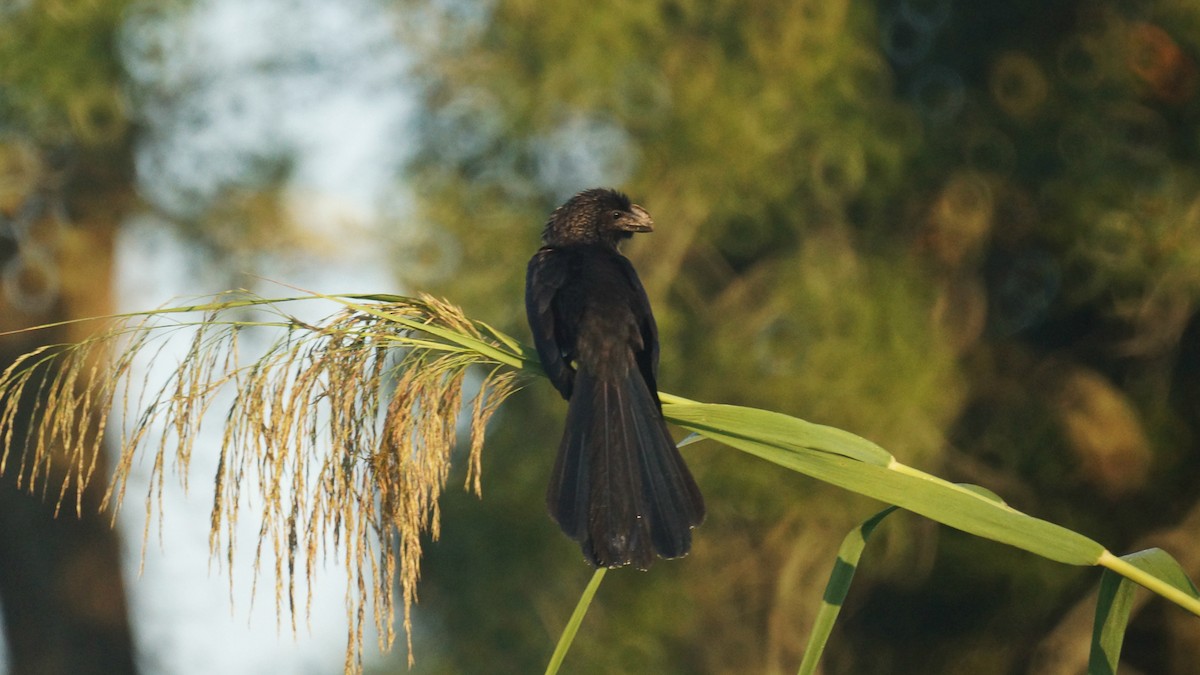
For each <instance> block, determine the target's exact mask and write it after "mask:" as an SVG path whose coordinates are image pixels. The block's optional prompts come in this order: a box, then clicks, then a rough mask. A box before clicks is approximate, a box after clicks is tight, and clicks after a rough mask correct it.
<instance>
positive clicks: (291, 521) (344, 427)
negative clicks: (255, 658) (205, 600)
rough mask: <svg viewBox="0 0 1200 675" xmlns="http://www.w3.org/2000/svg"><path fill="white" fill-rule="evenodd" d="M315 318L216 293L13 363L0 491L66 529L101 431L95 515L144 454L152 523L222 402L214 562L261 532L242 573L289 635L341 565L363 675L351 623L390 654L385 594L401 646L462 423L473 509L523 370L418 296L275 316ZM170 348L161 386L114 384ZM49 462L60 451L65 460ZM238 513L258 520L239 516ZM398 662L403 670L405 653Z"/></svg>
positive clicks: (513, 351)
mask: <svg viewBox="0 0 1200 675" xmlns="http://www.w3.org/2000/svg"><path fill="white" fill-rule="evenodd" d="M314 299H318V296H312V297H301V298H288V299H283V300H267V299H263V298H258V297H255V296H248V295H245V294H242V295H234V294H227V295H224V296H220V297H218V298H216V299H214V300H213V301H212V302H208V303H205V304H200V305H194V306H191V307H183V308H172V309H165V310H157V311H152V312H146V313H142V314H138V315H131V316H125V317H120V318H118V319H116V320H115V322H114V323H113V324H111V325H110V327H109V328H108V329H107V330H104V331H101V332H99V333H97V334H96V335H95V336H94V337H91V338H89V339H87V340H85V341H83V342H80V343H75V344H60V345H50V346H45V347H42V348H40V349H38V350H36V351H33V352H31V353H29V354H27V355H25V356H23V357H21V358H20V359H19V360H17V361H16V362H15V363H13V364H12V365H11V366H9V367H8V368H7V369H6V370H5V371H4V372H3V373H2V374H0V438H2V439H3V443H4V445H3V448H2V449H0V472H3V471H15V472H16V474H17V477H18V481H19V482H20V484H21V485H22V486H24V487H26V488H27V489H30V490H39V491H41V492H42V493H43V494H45V495H47V496H51V495H55V496H56V498H57V500H58V503H59V506H60V507H61V506H62V505H63V504H64V503H65V504H68V505H70V506H73V508H74V509H75V510H76V511H78V510H80V509H81V508H82V504H81V503H80V502H79V500H78V498H77V497H74V498H73V496H74V495H79V494H81V493H82V491H83V490H82V488H83V486H85V485H86V484H88V483H89V482H90V481H92V480H95V479H96V476H95V475H94V474H95V466H96V465H95V458H96V456H97V453H99V452H100V451H101V443H102V438H103V436H104V435H105V431H106V430H108V432H109V433H108V435H109V437H110V438H112V439H113V440H119V443H120V457H119V460H118V462H117V466H116V469H115V471H114V475H113V476H112V477H111V479H110V482H109V487H108V491H107V494H106V497H105V500H104V506H103V508H111V509H112V511H113V513H114V516H115V512H116V510H117V509H119V508H120V506H121V504H122V503H123V501H124V499H125V495H126V487H127V481H128V479H129V476H130V473H131V471H132V467H133V464H134V460H135V458H137V457H138V456H140V454H142V453H150V454H151V456H152V469H151V480H150V483H151V488H150V490H149V491H148V493H147V494H146V498H145V508H146V510H147V513H148V514H153V513H154V512H155V511H156V510H157V511H158V512H159V513H161V506H162V494H163V493H162V489H163V485H164V483H165V481H166V480H167V474H168V472H169V469H168V467H171V468H173V470H174V471H175V472H176V473H177V474H178V476H179V478H180V479H181V480H182V481H183V483H184V485H185V486H186V483H187V476H188V467H189V463H190V460H191V457H192V452H193V449H194V441H195V438H196V436H197V432H198V431H199V426H200V423H201V420H202V419H203V418H205V413H206V412H208V410H209V408H210V407H211V406H212V405H213V402H214V400H215V396H214V395H215V394H216V393H217V392H218V391H220V390H228V391H231V392H232V394H233V397H232V403H231V404H229V405H228V408H227V409H226V410H225V411H224V414H223V419H219V416H218V415H209V416H208V419H209V422H210V423H212V422H213V421H214V419H216V420H217V421H221V422H223V423H224V425H225V426H224V433H223V435H222V439H221V447H220V458H219V465H218V469H217V472H216V476H215V478H214V480H215V485H216V492H215V498H214V500H213V507H212V530H211V532H210V542H209V543H210V548H211V552H212V555H213V556H214V557H216V558H218V559H219V560H221V561H222V562H224V563H226V564H228V563H229V562H230V561H231V560H232V558H233V556H234V552H235V549H236V546H237V544H238V542H237V541H236V540H235V536H234V532H235V525H236V523H237V522H238V519H239V518H242V519H245V518H252V519H254V520H256V521H259V522H261V527H260V529H259V535H258V539H257V541H256V542H255V569H256V570H260V569H262V566H271V567H272V568H273V570H274V572H275V573H276V576H275V578H276V580H277V581H276V588H275V601H276V608H277V610H278V613H279V615H280V616H281V617H282V616H283V609H284V604H285V602H286V606H287V610H288V612H289V614H290V616H291V617H292V625H293V628H294V627H295V616H296V613H297V607H296V599H297V596H298V595H300V596H301V597H302V598H303V602H304V605H305V607H307V606H308V605H309V604H310V601H311V593H312V584H311V580H312V578H313V575H314V574H315V573H316V572H317V566H318V564H319V563H320V562H321V561H322V560H324V559H325V558H326V557H327V556H329V557H335V558H338V559H340V560H341V561H342V562H343V563H344V564H345V567H346V569H347V580H346V581H347V587H346V609H347V615H348V618H349V622H350V629H349V635H348V641H347V650H346V670H347V672H360V671H361V670H362V658H361V652H362V642H363V633H364V629H365V628H366V625H367V623H366V622H367V620H368V619H367V616H368V614H370V615H371V620H372V621H373V622H374V624H375V627H376V629H377V630H378V633H379V636H380V637H379V641H380V646H381V647H382V648H385V649H386V648H388V647H390V646H391V645H392V643H393V640H394V638H395V634H394V629H393V625H394V618H395V607H394V605H393V593H392V590H393V588H395V587H396V585H397V582H398V584H399V587H400V596H401V606H402V610H403V615H404V627H405V631H406V633H411V608H412V605H413V603H415V602H416V600H417V594H416V584H417V580H418V578H419V576H420V560H421V541H422V537H423V536H430V537H432V538H434V539H436V538H437V536H438V534H439V518H438V516H439V512H438V499H439V497H440V496H441V493H442V490H443V488H444V486H445V484H446V481H447V477H448V475H449V470H450V462H451V455H452V452H453V450H454V448H455V446H456V441H457V433H456V431H457V424H458V422H459V420H460V419H461V417H462V416H464V415H465V416H466V417H467V418H468V419H469V427H470V452H469V456H468V459H467V462H468V466H467V487H468V488H470V489H473V490H474V491H475V492H477V493H478V492H479V490H480V484H479V469H480V456H481V451H482V447H483V437H484V427H485V426H486V425H487V421H488V419H489V418H490V417H491V415H492V414H493V413H494V412H495V410H496V408H497V406H499V405H500V403H501V402H502V401H503V400H504V399H505V398H506V397H507V396H508V395H509V394H511V393H512V392H513V391H514V389H515V378H516V375H517V367H519V366H520V364H521V363H522V360H523V356H522V353H521V348H520V347H519V346H518V345H517V344H516V343H515V342H513V341H512V339H511V338H509V337H507V336H505V335H504V334H502V333H500V332H498V331H495V330H494V329H492V328H490V327H488V326H486V325H484V324H481V323H477V322H473V321H471V320H469V319H467V318H466V317H465V316H464V315H463V314H462V312H461V310H459V309H458V308H457V307H454V306H453V305H450V304H447V303H445V302H442V301H439V300H436V299H434V298H431V297H427V296H422V297H420V298H403V297H398V296H363V297H340V298H325V299H327V300H334V301H336V302H339V303H341V305H342V309H341V311H339V312H337V313H336V314H334V315H333V316H331V317H329V318H328V319H327V320H325V321H322V322H319V323H316V324H311V323H307V322H304V321H302V320H300V319H298V318H295V317H293V316H292V315H290V314H288V313H287V312H286V311H284V309H283V307H284V305H285V304H286V303H287V302H291V301H300V300H314ZM262 327H275V328H276V329H277V330H279V331H280V334H281V335H282V337H279V338H278V339H276V340H275V341H274V342H273V343H272V344H271V345H270V347H268V348H267V350H266V351H265V353H262V354H260V355H257V356H256V357H255V358H254V359H253V360H251V361H249V362H248V363H242V362H241V361H240V360H239V343H242V342H244V341H245V340H244V337H245V334H246V333H247V332H248V331H252V330H258V329H261V328H262ZM181 330H187V331H190V332H191V339H190V343H189V346H188V348H187V350H186V354H185V355H184V356H183V358H182V359H180V360H179V361H178V363H177V364H176V365H175V367H174V370H173V372H172V373H171V376H170V377H169V378H168V379H167V381H166V383H165V384H163V385H161V386H157V387H150V386H148V384H149V383H148V382H147V381H141V382H138V381H131V380H136V379H137V378H138V373H139V372H140V369H137V368H135V367H134V365H135V362H139V361H140V360H145V359H151V360H153V359H155V357H161V356H163V354H164V353H165V352H164V351H163V345H164V343H165V340H164V338H165V337H167V336H169V335H171V334H173V333H176V332H178V331H181ZM162 360H164V359H160V361H162ZM158 365H159V366H161V365H163V364H162V363H161V362H160V363H158ZM464 390H467V391H477V393H475V394H474V395H473V396H470V397H468V396H467V395H466V394H464ZM464 399H469V400H464ZM95 404H98V405H95ZM114 410H118V411H119V412H120V413H121V418H123V419H124V420H126V422H125V423H124V424H123V425H121V426H122V427H123V428H122V429H120V431H119V433H116V432H115V430H114V429H110V428H109V422H110V415H111V413H112V411H114ZM28 413H32V414H33V419H34V420H35V422H34V424H33V425H32V426H30V427H28V428H26V429H25V430H24V431H23V432H18V431H17V428H18V425H16V424H14V423H15V422H16V421H17V420H18V419H19V418H20V415H22V414H28ZM114 426H115V425H114ZM117 437H119V439H117ZM55 448H66V449H67V451H66V454H65V456H64V454H63V453H62V452H61V451H58V450H55ZM60 481H61V482H60ZM51 491H54V492H51ZM248 494H249V495H254V496H255V497H256V499H253V500H247V499H245V497H246V496H247V495H248ZM248 504H253V508H254V509H255V512H253V513H246V512H245V509H246V508H249V507H248V506H247V505H248ZM259 505H261V506H259ZM260 508H261V511H258V509H260ZM147 522H149V519H148V521H147ZM147 528H148V526H147ZM146 534H147V535H148V532H147V533H146ZM297 585H301V586H302V590H300V591H298V590H297ZM408 646H409V660H410V663H411V659H412V653H411V635H410V636H409V640H408Z"/></svg>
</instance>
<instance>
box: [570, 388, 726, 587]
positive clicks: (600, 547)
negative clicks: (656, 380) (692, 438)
mask: <svg viewBox="0 0 1200 675" xmlns="http://www.w3.org/2000/svg"><path fill="white" fill-rule="evenodd" d="M546 501H547V505H548V506H549V509H550V514H551V516H553V518H554V519H555V520H556V521H557V522H558V524H559V525H560V526H561V527H562V529H563V531H564V532H566V533H567V535H568V536H570V537H571V538H573V539H575V540H576V541H578V542H579V543H580V546H581V547H582V548H583V552H584V555H585V556H587V557H588V559H589V560H591V561H592V563H593V564H595V565H597V566H603V567H619V566H623V565H630V564H632V565H636V566H637V567H639V568H641V569H645V568H647V567H649V566H650V563H651V562H653V560H654V555H655V554H656V553H657V554H658V555H659V556H661V557H663V558H678V557H680V556H683V555H686V554H687V552H688V550H689V549H690V548H691V541H692V535H691V528H692V527H694V526H696V525H699V524H700V522H701V521H702V520H703V519H704V500H703V498H702V497H701V495H700V489H699V488H698V487H697V486H696V482H695V480H693V478H692V475H691V473H690V472H689V471H688V468H687V465H686V464H685V463H684V461H683V457H682V456H681V455H680V454H679V450H678V449H677V448H676V447H675V442H674V441H673V440H672V439H671V435H670V433H669V432H668V431H667V426H666V423H665V422H664V421H663V419H662V414H661V412H660V411H659V407H658V401H657V400H656V399H655V396H654V394H653V393H651V392H650V390H649V388H648V387H647V386H646V383H645V380H643V379H642V378H641V377H640V375H639V374H638V373H637V372H636V370H631V372H629V373H628V375H627V376H626V377H624V378H621V379H617V380H609V379H605V378H596V377H594V376H592V375H590V374H588V373H586V372H584V371H582V370H580V371H579V372H577V373H576V376H575V390H574V392H573V394H572V396H571V403H570V405H569V408H568V412H567V427H566V431H565V432H564V434H563V440H562V444H561V445H560V446H559V450H558V459H557V461H556V462H555V466H554V474H553V476H552V478H551V481H550V488H549V490H548V492H547V495H546Z"/></svg>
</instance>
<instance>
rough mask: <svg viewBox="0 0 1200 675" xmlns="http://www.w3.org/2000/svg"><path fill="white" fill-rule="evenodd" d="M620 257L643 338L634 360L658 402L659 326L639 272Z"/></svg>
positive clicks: (627, 260) (626, 259)
mask: <svg viewBox="0 0 1200 675" xmlns="http://www.w3.org/2000/svg"><path fill="white" fill-rule="evenodd" d="M618 257H619V258H620V260H621V265H622V269H623V270H624V272H625V277H626V279H628V280H629V285H630V286H631V287H632V288H633V294H632V295H631V305H630V309H631V310H633V316H634V318H635V319H636V321H637V325H638V330H639V332H640V333H641V336H642V347H641V349H638V350H635V352H634V358H635V359H636V360H637V365H638V370H639V371H641V373H642V378H643V379H645V380H646V386H647V387H648V388H649V389H650V393H651V394H653V396H654V400H655V402H657V401H658V324H656V323H655V322H654V312H652V311H651V310H650V298H648V297H647V296H646V289H645V287H644V286H642V280H641V279H639V278H638V275H637V271H636V270H634V269H633V263H631V262H629V259H628V258H626V257H625V256H618ZM660 407H661V404H660Z"/></svg>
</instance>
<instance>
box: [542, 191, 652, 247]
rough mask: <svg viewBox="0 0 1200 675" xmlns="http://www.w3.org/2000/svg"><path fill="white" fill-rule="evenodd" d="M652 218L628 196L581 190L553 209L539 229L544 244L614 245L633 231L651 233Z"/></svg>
mask: <svg viewBox="0 0 1200 675" xmlns="http://www.w3.org/2000/svg"><path fill="white" fill-rule="evenodd" d="M653 230H654V221H653V220H652V219H651V218H650V214H649V213H646V209H643V208H642V207H640V206H638V205H637V204H632V203H630V201H629V197H626V196H625V195H623V194H621V193H620V192H617V191H616V190H609V189H605V188H593V189H591V190H584V191H583V192H580V193H579V194H577V195H575V196H574V197H571V198H570V199H568V200H567V201H566V203H564V204H563V205H562V206H560V207H558V208H557V209H554V213H551V214H550V219H549V220H548V221H546V229H545V230H544V231H543V232H542V243H544V244H545V245H547V246H567V245H571V244H607V245H610V246H612V247H614V248H615V247H616V246H617V244H618V243H620V242H621V240H623V239H628V238H630V237H632V236H633V234H634V233H635V232H652V231H653Z"/></svg>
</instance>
